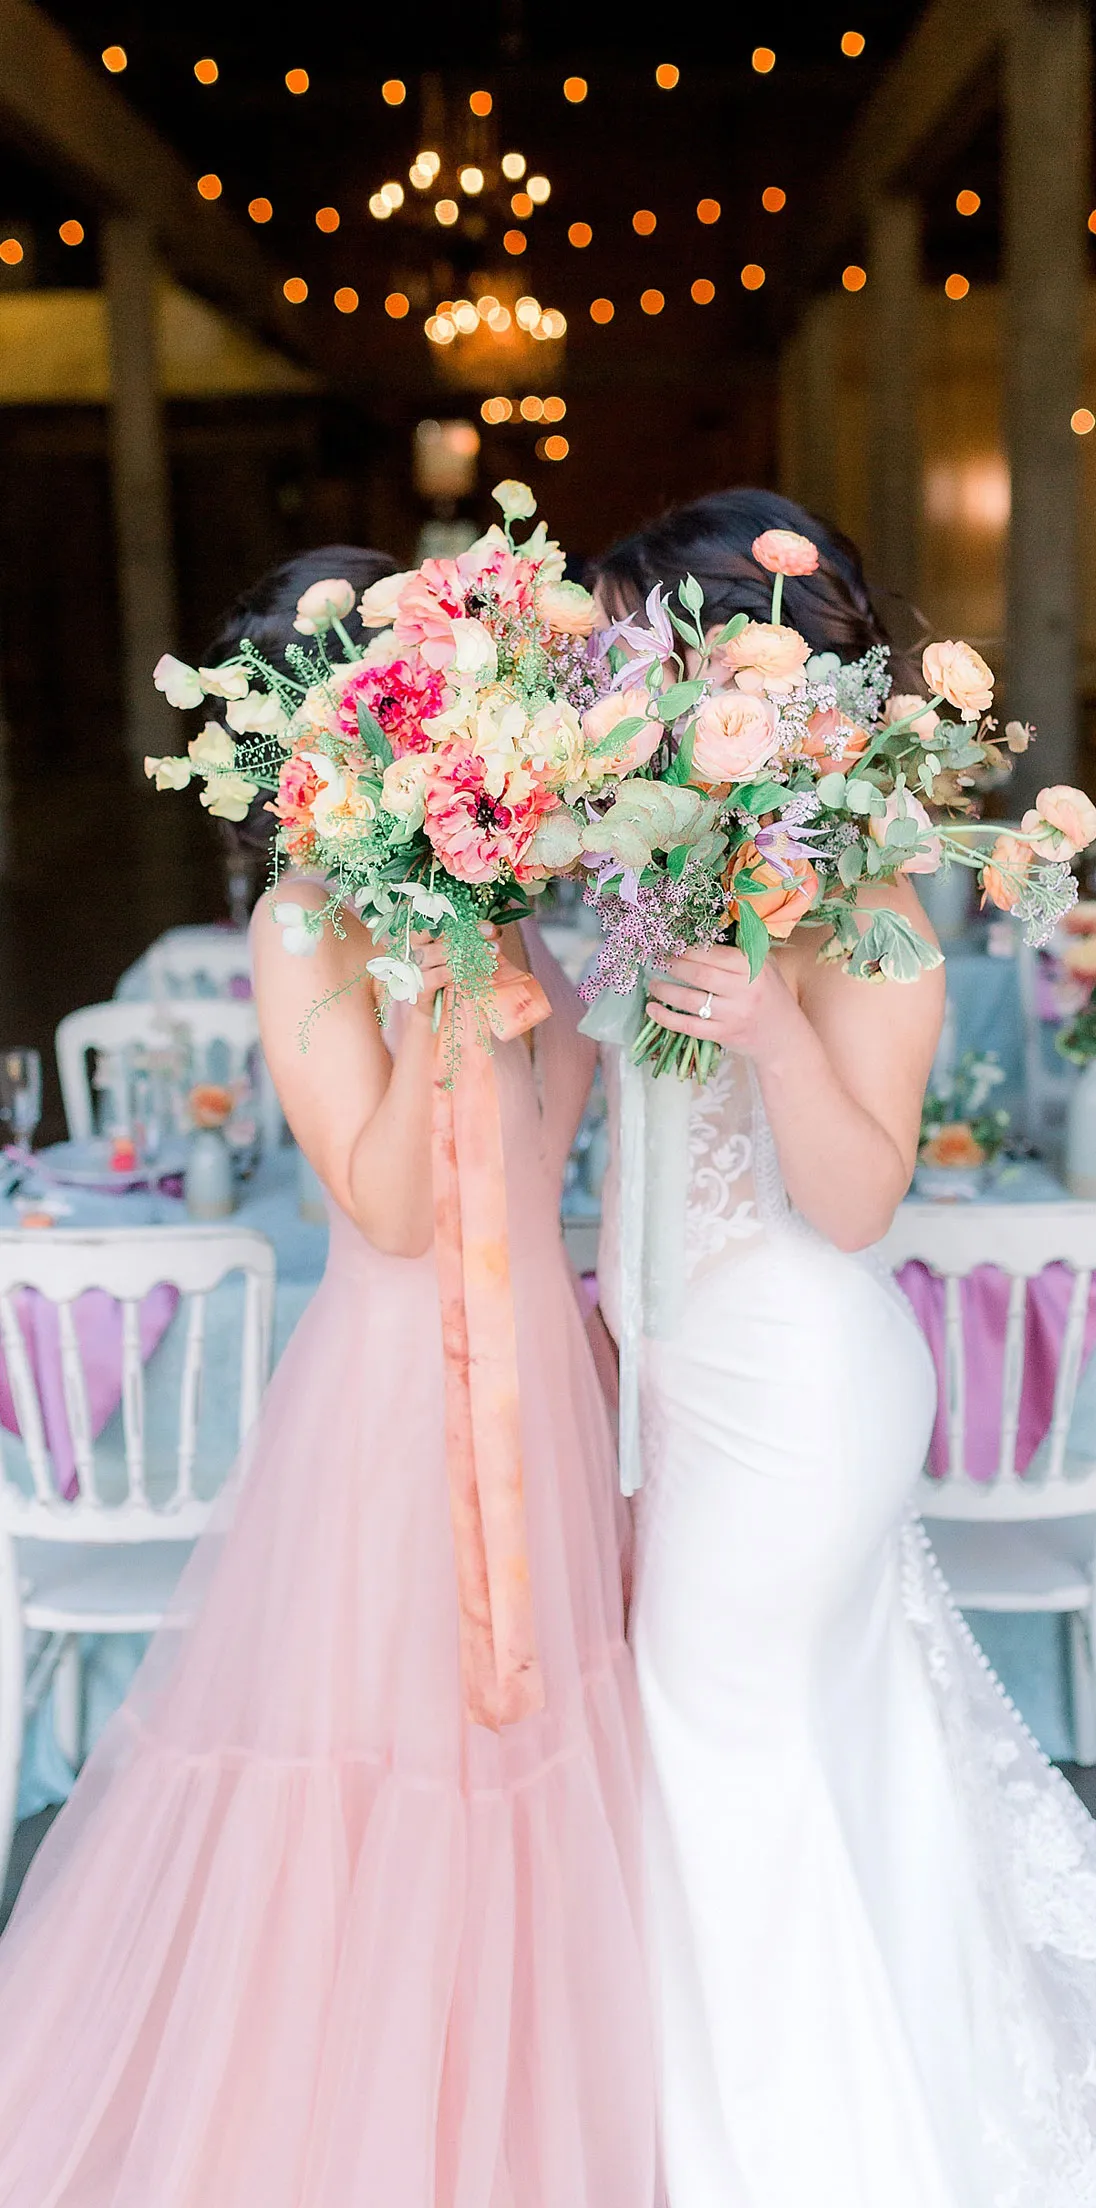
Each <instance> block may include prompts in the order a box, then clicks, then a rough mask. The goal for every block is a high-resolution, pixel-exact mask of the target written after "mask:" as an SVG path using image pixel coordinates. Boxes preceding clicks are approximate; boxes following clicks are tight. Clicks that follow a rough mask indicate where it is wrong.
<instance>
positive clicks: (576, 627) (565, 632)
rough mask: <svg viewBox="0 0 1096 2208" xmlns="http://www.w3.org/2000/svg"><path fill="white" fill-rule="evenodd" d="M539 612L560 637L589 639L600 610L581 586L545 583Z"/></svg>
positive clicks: (540, 594)
mask: <svg viewBox="0 0 1096 2208" xmlns="http://www.w3.org/2000/svg"><path fill="white" fill-rule="evenodd" d="M537 612H538V613H539V615H540V617H541V620H542V621H547V623H548V626H549V628H550V629H551V630H552V632H553V634H554V635H556V636H589V634H590V631H591V629H592V628H593V626H594V622H595V621H596V619H597V607H596V606H595V604H594V601H593V599H592V597H591V595H590V593H589V591H588V590H583V587H582V584H581V583H542V584H541V586H540V589H539V590H538V592H537Z"/></svg>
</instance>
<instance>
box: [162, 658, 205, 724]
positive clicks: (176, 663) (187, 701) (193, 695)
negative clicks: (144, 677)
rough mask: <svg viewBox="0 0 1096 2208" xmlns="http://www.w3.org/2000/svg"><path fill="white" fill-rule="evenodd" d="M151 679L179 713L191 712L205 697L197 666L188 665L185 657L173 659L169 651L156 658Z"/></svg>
mask: <svg viewBox="0 0 1096 2208" xmlns="http://www.w3.org/2000/svg"><path fill="white" fill-rule="evenodd" d="M152 679H153V682H154V683H155V685H156V688H157V690H160V691H162V692H163V695H164V697H165V698H166V699H167V702H168V704H169V705H174V706H175V707H177V709H178V710H179V712H181V713H190V712H193V710H194V708H195V706H198V705H201V703H202V700H203V698H204V697H205V685H204V683H203V682H202V678H201V676H200V674H199V673H198V670H197V668H196V667H188V666H187V663H186V661H185V659H175V658H174V657H173V655H172V653H171V652H164V653H163V655H162V656H161V658H159V659H158V660H157V662H156V665H155V667H154V668H153V670H152Z"/></svg>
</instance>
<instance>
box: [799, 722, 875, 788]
mask: <svg viewBox="0 0 1096 2208" xmlns="http://www.w3.org/2000/svg"><path fill="white" fill-rule="evenodd" d="M867 748H868V732H867V729H866V728H857V726H856V724H855V722H853V721H847V720H846V719H845V716H844V714H843V713H839V712H838V710H837V707H836V706H832V705H831V706H830V707H829V708H828V709H827V711H826V712H825V713H812V715H811V718H810V720H809V721H808V722H807V733H806V735H805V737H804V738H803V742H802V743H801V744H800V746H799V752H800V756H801V757H802V758H804V759H817V760H819V761H820V762H823V765H822V772H823V773H824V774H845V773H847V771H848V769H849V768H850V767H851V766H854V765H855V763H856V761H857V760H858V759H859V758H860V756H861V753H862V752H865V751H866V750H867Z"/></svg>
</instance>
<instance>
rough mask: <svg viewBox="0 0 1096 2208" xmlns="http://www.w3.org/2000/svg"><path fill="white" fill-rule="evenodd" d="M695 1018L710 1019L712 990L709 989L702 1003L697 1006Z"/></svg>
mask: <svg viewBox="0 0 1096 2208" xmlns="http://www.w3.org/2000/svg"><path fill="white" fill-rule="evenodd" d="M696 1016H697V1019H698V1020H710V1019H711V1016H712V992H711V990H710V989H709V991H708V994H707V996H706V997H705V999H704V1002H703V1004H701V1005H698V1006H697V1014H696Z"/></svg>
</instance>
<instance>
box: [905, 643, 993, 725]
mask: <svg viewBox="0 0 1096 2208" xmlns="http://www.w3.org/2000/svg"><path fill="white" fill-rule="evenodd" d="M921 672H922V674H923V675H924V678H925V681H926V682H927V684H928V686H929V689H930V690H931V691H932V694H933V696H934V697H936V698H946V699H947V701H948V704H949V705H953V706H954V707H955V708H956V711H957V712H959V713H961V714H962V716H963V719H964V720H965V721H976V720H977V719H978V715H979V714H980V713H988V712H989V709H990V706H991V705H992V704H993V669H992V668H991V667H987V665H986V663H985V660H984V659H983V658H982V655H981V653H980V652H976V651H974V650H972V648H971V646H970V645H969V644H928V645H926V647H925V650H924V651H923V652H922V654H921Z"/></svg>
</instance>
